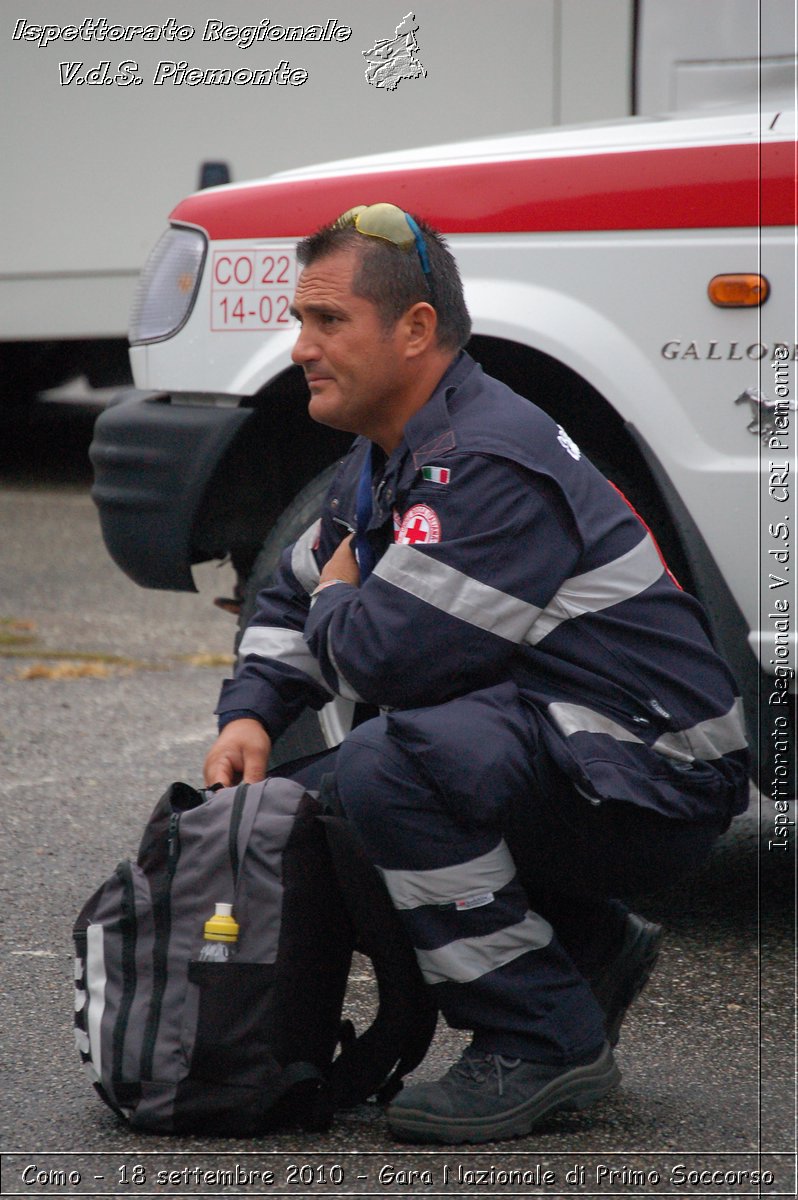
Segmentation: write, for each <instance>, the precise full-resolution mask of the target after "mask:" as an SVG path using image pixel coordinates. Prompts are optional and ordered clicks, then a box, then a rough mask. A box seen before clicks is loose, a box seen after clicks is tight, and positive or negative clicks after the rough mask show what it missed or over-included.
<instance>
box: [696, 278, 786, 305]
mask: <svg viewBox="0 0 798 1200" xmlns="http://www.w3.org/2000/svg"><path fill="white" fill-rule="evenodd" d="M769 292H770V284H769V283H768V281H767V279H765V276H764V275H715V277H714V278H713V279H710V281H709V284H708V286H707V294H708V296H709V298H710V300H711V301H712V303H713V304H717V306H718V308H757V307H758V306H759V305H760V304H764V303H765V301H766V300H767V298H768V293H769Z"/></svg>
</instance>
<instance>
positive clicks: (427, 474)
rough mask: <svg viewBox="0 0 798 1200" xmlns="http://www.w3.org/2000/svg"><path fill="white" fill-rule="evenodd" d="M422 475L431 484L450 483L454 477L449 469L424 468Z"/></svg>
mask: <svg viewBox="0 0 798 1200" xmlns="http://www.w3.org/2000/svg"><path fill="white" fill-rule="evenodd" d="M421 475H422V477H423V478H424V479H426V480H427V481H428V482H429V483H448V482H449V480H450V479H451V477H452V473H451V471H450V470H449V468H448V467H422V468H421Z"/></svg>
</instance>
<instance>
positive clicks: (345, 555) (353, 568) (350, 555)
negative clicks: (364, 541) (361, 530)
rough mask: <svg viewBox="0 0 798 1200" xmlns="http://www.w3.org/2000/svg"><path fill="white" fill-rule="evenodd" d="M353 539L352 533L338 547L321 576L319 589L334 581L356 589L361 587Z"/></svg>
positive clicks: (323, 568) (325, 565)
mask: <svg viewBox="0 0 798 1200" xmlns="http://www.w3.org/2000/svg"><path fill="white" fill-rule="evenodd" d="M353 537H354V534H352V533H350V535H349V537H345V538H344V540H343V541H342V542H341V544H340V546H338V547H337V549H336V550H335V551H334V553H333V554H332V555H331V556H330V558H329V559H328V560H327V562H326V563H325V564H324V566H323V567H322V571H321V575H320V576H319V587H321V586H322V584H325V583H332V582H333V580H337V581H338V582H340V583H351V584H354V586H355V587H358V586H359V585H360V569H359V568H358V565H357V559H356V558H355V554H354V551H353V549H352V538H353Z"/></svg>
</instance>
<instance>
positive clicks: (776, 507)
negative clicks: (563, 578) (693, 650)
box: [92, 112, 798, 757]
mask: <svg viewBox="0 0 798 1200" xmlns="http://www.w3.org/2000/svg"><path fill="white" fill-rule="evenodd" d="M795 149H796V147H795V125H794V120H793V117H792V116H791V114H790V113H785V112H767V113H762V114H756V113H754V114H750V113H749V114H744V113H743V114H740V113H729V112H726V113H719V114H717V115H706V114H704V115H700V116H694V117H684V116H677V117H675V118H671V119H661V120H655V121H650V120H627V121H622V122H619V123H617V124H613V125H601V126H586V127H582V128H570V129H557V130H550V131H546V132H540V133H533V134H526V135H512V136H507V137H504V138H490V139H484V140H475V141H472V142H467V143H458V144H452V145H443V146H436V147H431V148H425V149H423V150H417V151H406V152H398V153H394V154H386V155H382V156H379V157H367V158H362V159H350V160H347V161H345V162H338V163H333V164H329V165H325V166H320V167H317V168H314V169H306V170H298V171H292V172H287V173H282V174H280V175H276V176H273V177H272V178H270V179H267V180H264V181H260V182H255V183H248V184H242V185H232V186H229V187H226V188H220V189H212V190H209V191H205V192H201V193H198V194H196V195H194V196H192V197H189V198H188V199H186V200H185V201H183V202H182V203H181V204H179V205H178V206H177V208H176V209H175V210H174V212H173V213H172V215H171V223H170V228H169V230H168V231H167V233H166V234H165V235H164V237H163V239H162V240H161V242H160V243H159V244H158V246H157V248H156V250H155V251H154V252H153V255H152V257H151V258H150V261H149V263H148V265H147V268H146V269H145V271H144V274H143V276H142V279H141V282H140V287H139V292H138V297H137V301H136V304H135V306H134V310H133V315H132V320H131V347H132V348H131V361H132V365H133V372H134V377H135V380H136V384H137V387H138V388H139V389H144V391H143V392H141V391H139V392H136V393H133V394H132V396H130V397H128V398H127V399H123V400H122V402H121V403H119V404H117V405H116V406H114V407H112V408H111V409H109V410H108V411H107V412H106V413H105V414H104V415H103V417H101V419H100V421H99V422H98V425H97V431H96V434H95V442H94V445H93V448H92V457H93V460H94V464H95V470H96V484H95V489H94V496H95V499H96V501H97V503H98V506H99V508H100V513H101V518H102V524H103V530H104V534H105V538H106V541H107V544H108V547H109V550H110V552H111V554H112V555H113V556H114V558H115V559H116V561H117V562H118V563H119V565H120V566H122V567H123V569H125V570H126V571H127V572H128V573H129V574H130V575H131V576H132V577H133V578H134V579H136V580H138V581H139V582H141V583H143V584H145V585H148V586H156V587H172V588H191V587H192V586H193V584H192V578H191V564H192V563H193V562H196V561H199V560H201V559H204V558H209V557H221V556H224V555H225V554H231V555H232V557H233V561H234V563H235V565H236V566H237V568H238V570H239V574H240V577H241V590H242V595H243V598H244V619H246V616H247V615H248V613H249V612H250V611H251V607H252V604H253V603H254V595H255V593H256V591H257V590H258V588H259V587H260V586H262V585H263V583H264V582H265V580H266V578H267V576H268V574H269V573H270V571H271V569H272V567H273V565H274V561H275V557H276V553H277V551H278V547H279V546H280V545H282V544H284V543H285V542H286V541H288V540H290V538H291V536H292V535H296V534H297V533H298V532H300V531H301V530H302V529H304V528H305V526H306V525H307V524H308V523H309V520H310V519H311V518H312V515H313V511H314V510H315V509H316V508H317V507H318V505H319V503H320V500H321V494H322V492H323V489H324V484H325V481H326V479H327V477H328V474H329V465H330V464H331V463H332V462H333V461H334V460H335V459H336V457H337V456H338V455H339V454H340V453H341V451H342V450H343V449H344V447H345V445H346V444H347V442H348V439H345V438H343V439H342V435H340V434H337V433H335V432H334V431H332V430H329V429H325V428H323V427H321V426H318V425H315V424H314V423H313V422H311V421H310V419H309V418H308V416H307V412H306V401H305V389H304V383H303V380H302V377H301V373H300V372H299V370H298V368H295V367H294V366H292V363H291V358H290V354H291V347H292V345H293V342H294V338H295V336H296V329H295V328H294V326H293V322H292V319H291V317H290V314H289V311H288V309H289V304H290V300H291V296H292V293H293V288H294V283H295V279H296V259H295V251H294V244H295V241H296V239H297V238H298V237H300V236H302V235H304V234H306V233H309V232H311V231H312V230H314V229H315V228H317V227H318V226H319V225H321V224H323V223H325V222H327V221H329V220H331V219H333V218H334V217H336V216H337V215H338V214H339V213H340V212H342V211H344V210H345V209H347V208H350V207H351V206H352V205H354V204H370V203H373V202H376V201H380V200H388V201H392V202H394V203H396V204H399V205H400V206H402V207H403V208H405V209H407V210H408V211H410V212H414V213H417V214H419V215H421V216H423V217H424V218H426V219H427V220H429V221H430V222H431V224H433V225H434V226H435V227H437V228H438V229H440V230H441V231H442V232H443V233H444V234H445V235H446V236H447V239H448V241H449V244H450V246H451V248H452V250H453V252H454V254H455V256H456V258H457V260H458V263H459V265H460V269H461V273H462V276H463V280H464V285H465V291H466V299H467V302H468V306H469V310H470V312H471V316H472V320H473V330H474V333H473V338H472V341H471V343H470V346H469V349H470V350H471V352H472V353H473V355H474V357H475V358H476V359H477V360H478V361H480V362H481V363H482V364H483V366H484V367H485V369H486V370H487V371H488V372H489V373H490V374H493V375H495V376H497V377H499V378H501V379H503V380H505V381H506V382H507V383H508V384H509V385H510V386H512V387H513V388H514V389H515V390H516V391H518V392H520V393H521V394H522V395H525V396H527V397H529V399H530V400H534V402H535V403H537V404H539V405H540V406H541V407H542V408H544V409H545V410H546V411H547V412H549V413H550V414H551V415H552V416H553V417H554V419H555V420H556V421H558V422H559V423H561V424H562V425H563V426H564V427H565V428H566V429H567V431H568V432H569V434H570V435H571V436H572V437H573V438H574V439H575V440H576V441H577V443H579V444H580V446H581V447H582V449H583V450H584V451H585V452H586V453H587V454H588V455H589V456H590V457H592V458H593V460H594V461H595V462H596V463H597V465H599V466H600V467H601V468H602V469H603V470H604V471H605V473H606V474H607V475H608V476H609V477H610V478H611V479H613V480H614V482H616V483H617V485H618V486H619V487H620V488H621V489H622V490H623V491H624V492H625V493H626V495H627V496H628V497H629V499H630V500H631V502H632V503H633V504H634V505H635V507H636V508H637V509H638V511H639V512H640V513H641V514H642V516H643V517H644V519H645V520H646V521H647V522H648V523H649V524H650V525H651V526H652V528H653V530H654V532H655V534H656V535H657V538H658V540H659V542H660V545H661V546H662V548H663V551H664V553H665V556H666V558H667V559H668V560H669V564H670V566H671V567H672V569H673V570H674V572H675V574H676V575H677V577H678V578H680V579H681V581H682V582H683V584H684V585H685V586H686V587H688V588H689V589H690V590H692V591H694V592H695V593H696V594H697V595H698V596H699V597H700V598H701V600H702V601H703V603H704V605H705V607H706V609H707V612H708V614H709V618H710V621H711V624H712V629H713V634H714V637H715V639H716V641H717V643H718V645H719V646H720V647H721V648H722V650H723V651H724V653H725V655H726V657H727V659H728V660H729V661H730V663H731V665H732V667H733V669H734V670H735V672H736V674H737V676H738V680H739V682H740V684H741V686H742V688H743V693H744V697H745V700H746V707H747V711H748V716H749V723H750V725H751V729H752V732H754V737H755V739H756V734H755V730H756V724H757V714H759V713H762V714H763V715H764V716H765V717H766V721H765V722H763V728H762V732H761V736H760V738H759V740H760V743H761V746H762V753H763V757H766V756H767V749H768V747H769V746H770V744H771V740H772V733H773V729H774V724H773V722H774V720H780V719H782V718H783V717H784V715H785V714H786V713H787V711H788V705H789V703H790V702H789V700H788V692H789V688H788V686H787V685H788V684H789V674H788V672H787V671H786V668H787V667H788V666H789V664H790V663H792V664H794V663H795V639H794V632H793V631H794V620H795V611H796V610H795V604H794V599H793V600H790V599H789V598H790V597H791V596H792V597H794V588H793V586H792V584H791V583H789V582H785V583H784V584H783V585H782V584H776V585H774V584H772V583H770V579H772V578H773V577H774V576H775V577H777V578H781V579H783V580H785V581H789V580H790V578H791V575H790V573H788V567H789V563H790V560H791V542H790V539H791V537H792V536H793V534H792V528H793V526H792V525H791V524H790V519H789V515H788V514H789V510H790V505H791V502H792V507H793V511H794V500H792V496H793V482H794V481H793V476H792V475H791V474H790V472H791V471H792V470H793V469H794V468H793V467H791V466H790V463H791V462H794V460H795V455H794V446H795V427H796V419H797V417H796V413H795V411H794V401H795V396H796V391H795V382H796V381H795V361H796V354H797V353H798V352H797V351H796V345H795V278H794V269H795V267H794V257H793V252H794V244H795V231H794V227H793V226H794V216H795V214H794V162H795V157H794V156H795ZM790 456H791V457H790ZM792 520H793V521H794V520H795V518H794V517H793V518H792ZM774 530H775V532H774ZM264 540H265V544H264V545H263V547H262V548H261V546H262V543H264ZM777 554H781V555H782V557H781V558H780V559H779V558H776V557H775V556H776V555H777ZM785 554H786V557H784V555H785ZM760 555H761V561H760ZM776 567H778V570H776V569H775V568H776ZM782 568H784V569H782ZM792 573H793V574H794V571H793V572H792ZM774 589H775V596H774ZM776 599H778V600H780V601H783V602H785V603H787V609H786V610H783V609H774V608H773V604H774V603H775V600H776ZM782 647H784V649H783V650H782ZM767 722H769V724H768V723H767ZM778 728H780V726H778Z"/></svg>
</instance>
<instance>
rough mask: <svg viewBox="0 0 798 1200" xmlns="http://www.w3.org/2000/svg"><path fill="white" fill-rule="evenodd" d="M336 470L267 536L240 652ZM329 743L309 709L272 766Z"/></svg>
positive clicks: (250, 584)
mask: <svg viewBox="0 0 798 1200" xmlns="http://www.w3.org/2000/svg"><path fill="white" fill-rule="evenodd" d="M336 470H337V463H333V465H332V466H330V467H327V468H325V470H324V471H322V472H321V474H320V475H317V476H316V478H315V479H312V480H311V481H310V483H308V484H306V486H305V487H304V488H302V490H301V491H300V492H298V493H297V495H296V496H295V497H294V499H293V500H292V501H291V503H290V504H289V505H288V507H287V508H286V509H285V511H284V512H283V513H282V514H281V515H280V517H279V518H278V520H277V521H276V522H275V524H274V526H273V527H272V529H271V531H270V532H269V534H268V535H267V537H266V539H265V541H264V543H263V546H262V547H261V550H260V553H259V554H258V557H257V558H256V559H255V563H254V565H253V568H252V572H251V574H250V576H249V579H248V580H247V584H246V589H245V592H244V600H243V603H242V605H241V615H240V616H239V619H238V635H237V637H236V644H235V649H236V653H238V647H239V644H240V642H241V638H242V635H243V633H244V630H245V629H246V627H247V625H248V624H249V622H250V621H251V620H252V617H253V616H254V613H255V608H256V605H257V598H258V592H260V591H261V589H262V588H264V587H267V586H268V584H269V583H270V582H271V579H272V577H273V575H274V572H275V570H276V568H277V566H278V564H279V562H280V555H281V554H282V552H283V550H284V549H285V547H286V546H288V545H290V544H291V542H293V541H295V540H296V539H297V538H298V537H299V535H300V534H301V533H304V532H305V530H306V529H307V528H308V526H309V525H311V524H312V523H313V521H315V520H316V518H317V517H318V516H319V515H320V513H321V508H322V504H323V502H324V497H325V496H326V494H327V491H328V489H329V487H330V484H331V483H332V480H333V477H334V475H335V472H336ZM327 745H328V741H327V739H325V737H324V735H323V733H322V729H321V725H320V724H319V714H318V713H316V712H314V711H313V710H312V709H306V710H305V712H303V713H302V714H301V716H300V717H299V718H298V719H297V720H296V721H295V722H294V724H293V725H292V726H291V727H290V729H288V730H286V732H285V733H284V734H283V736H282V737H281V738H278V739H277V741H276V742H275V744H274V748H273V750H272V757H271V760H270V761H271V765H272V766H274V767H276V766H279V764H280V763H282V762H288V761H290V760H291V759H294V758H301V757H302V756H303V755H305V754H315V753H316V752H317V751H319V750H324V749H325V747H326V746H327Z"/></svg>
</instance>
